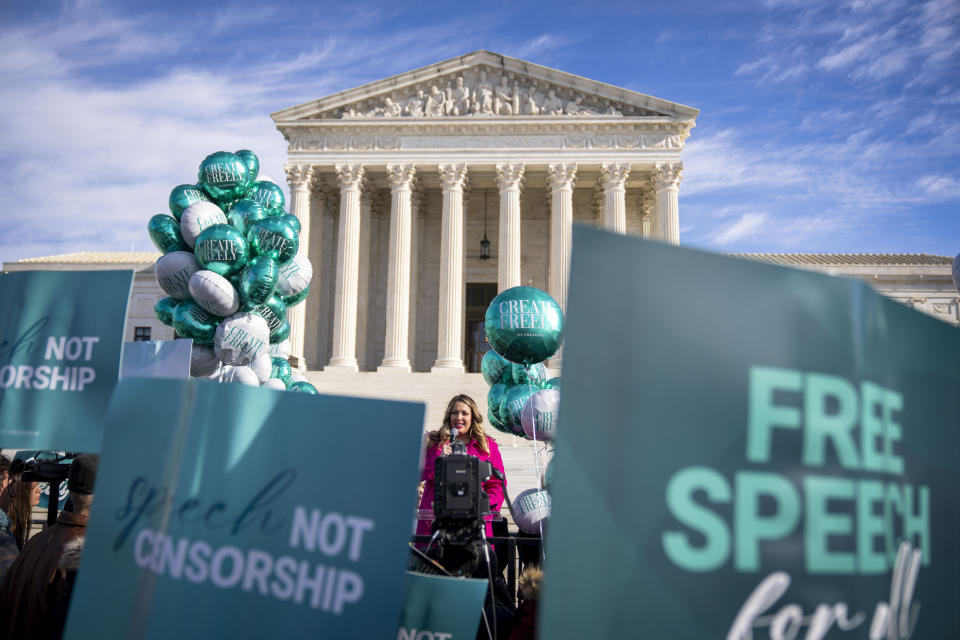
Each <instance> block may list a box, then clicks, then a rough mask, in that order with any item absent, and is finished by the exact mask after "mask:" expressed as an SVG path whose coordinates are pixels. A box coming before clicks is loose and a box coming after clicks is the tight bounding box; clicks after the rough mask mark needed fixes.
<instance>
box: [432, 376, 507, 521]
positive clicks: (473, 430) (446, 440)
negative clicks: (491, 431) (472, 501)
mask: <svg viewBox="0 0 960 640" xmlns="http://www.w3.org/2000/svg"><path fill="white" fill-rule="evenodd" d="M453 429H456V430H457V439H458V440H459V441H460V442H462V443H463V444H464V445H465V447H466V450H467V454H468V455H471V456H475V457H477V458H479V459H481V460H488V461H489V462H490V465H491V466H492V467H493V468H494V469H497V470H499V471H500V473H501V474H502V473H503V460H502V459H501V458H500V449H499V448H498V447H497V443H496V441H495V440H494V439H493V438H492V437H490V436H488V435H487V434H486V433H485V432H484V430H483V416H482V415H481V414H480V409H479V408H478V407H477V403H476V402H474V401H473V398H471V397H470V396H468V395H463V394H461V395H458V396H454V397H453V399H452V400H450V402H449V403H448V404H447V410H446V413H444V420H443V425H442V426H441V427H440V428H439V429H437V430H436V431H431V432H430V433H428V434H427V451H426V455H425V456H424V458H425V459H424V462H423V473H422V474H421V476H420V480H421V481H422V482H423V483H424V484H423V495H422V496H421V497H420V508H421V509H432V508H433V494H434V477H433V466H434V464H433V463H434V460H436V459H437V457H438V456H441V455H447V454H449V453H451V451H452V445H451V442H450V434H451V432H452V430H453ZM483 490H484V491H486V492H487V496H488V497H489V498H490V512H491V513H492V514H499V513H500V507H501V505H503V494H504V491H505V490H506V484H505V482H504V481H502V480H500V479H498V478H497V477H495V476H490V479H488V480H487V481H486V482H484V483H483ZM490 522H491V518H490V517H488V518H487V524H486V530H487V537H491V536H493V529H492V526H491V524H490ZM430 533H431V531H430V522H429V521H428V520H424V519H420V520H418V521H417V535H430Z"/></svg>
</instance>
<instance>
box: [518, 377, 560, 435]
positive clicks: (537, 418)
mask: <svg viewBox="0 0 960 640" xmlns="http://www.w3.org/2000/svg"><path fill="white" fill-rule="evenodd" d="M559 408H560V392H559V391H557V390H556V389H543V390H541V391H537V392H536V393H535V394H533V395H532V396H530V399H529V400H527V404H525V405H524V406H523V411H522V412H521V413H520V424H522V425H523V432H524V433H525V434H527V437H528V438H533V437H534V435H536V439H537V440H542V441H544V442H550V441H552V440H553V439H554V438H555V437H556V435H557V409H559ZM534 429H536V433H534Z"/></svg>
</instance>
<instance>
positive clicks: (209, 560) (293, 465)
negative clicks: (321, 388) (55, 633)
mask: <svg viewBox="0 0 960 640" xmlns="http://www.w3.org/2000/svg"><path fill="white" fill-rule="evenodd" d="M423 412H424V409H423V405H422V404H414V403H405V402H388V401H383V400H370V399H361V398H340V397H335V396H323V395H307V394H297V393H283V392H277V391H273V390H270V389H257V388H249V387H246V386H242V385H226V384H224V385H221V384H217V383H214V382H210V381H196V380H191V381H175V380H158V379H144V378H130V379H124V380H122V381H120V383H119V384H118V385H117V391H116V393H115V394H114V397H113V401H112V402H111V405H110V411H109V413H108V416H107V425H106V432H105V434H104V448H103V453H102V456H101V462H100V469H99V472H98V477H97V485H96V499H95V502H94V505H93V513H92V515H91V519H90V529H89V533H88V536H87V542H86V547H85V550H84V557H83V568H82V570H81V571H80V572H79V574H78V576H77V586H76V590H75V592H74V595H73V603H72V604H71V610H70V614H69V616H68V620H67V635H66V637H67V638H74V639H76V638H91V637H96V638H220V637H236V638H240V637H243V638H251V637H254V638H255V637H260V638H273V637H301V636H303V634H304V633H307V632H309V633H308V635H311V636H316V637H326V638H386V637H393V636H395V635H396V633H397V627H396V625H397V620H399V618H400V611H401V608H402V606H403V590H404V589H403V587H404V580H405V576H404V567H405V564H406V557H407V552H408V549H409V547H408V546H407V542H408V539H409V535H410V527H411V515H410V514H411V513H412V512H413V508H414V506H415V505H414V499H415V497H416V496H415V492H414V491H413V489H412V488H411V487H415V486H416V483H417V477H418V476H417V460H418V455H419V448H420V442H421V431H422V428H423ZM104 594H109V597H104Z"/></svg>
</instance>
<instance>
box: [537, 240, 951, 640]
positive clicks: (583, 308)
mask: <svg viewBox="0 0 960 640" xmlns="http://www.w3.org/2000/svg"><path fill="white" fill-rule="evenodd" d="M574 238H575V241H574V245H573V263H572V272H571V290H570V298H569V305H570V306H569V313H568V324H567V330H568V333H567V342H566V346H565V349H564V392H563V396H562V398H561V406H560V414H559V421H560V422H561V423H562V427H561V429H560V431H559V435H558V440H559V444H558V447H557V456H556V461H555V466H556V471H555V474H556V475H555V479H554V483H553V485H552V487H553V498H554V499H553V516H552V520H551V525H550V532H549V537H548V539H547V563H546V568H545V571H546V584H545V591H544V602H543V610H542V611H541V613H542V615H541V618H540V623H541V627H540V630H541V636H540V637H545V638H554V637H556V638H569V637H596V638H608V637H638V636H642V637H651V638H674V639H678V640H682V639H687V638H690V639H694V638H696V639H701V638H727V639H728V640H747V639H752V640H760V639H763V638H778V639H779V638H795V637H803V638H824V637H829V638H846V637H850V638H868V637H869V638H884V639H886V640H896V639H898V638H907V637H910V636H911V635H914V636H916V637H936V638H948V637H949V638H956V637H960V608H958V607H957V606H956V605H957V602H958V601H960V588H958V586H957V580H956V577H957V575H960V573H958V572H960V551H958V549H957V545H956V539H957V534H958V523H960V502H958V501H957V499H956V494H955V492H956V488H957V486H960V485H958V481H960V465H958V464H957V459H958V455H960V431H958V428H957V427H958V424H960V393H958V388H960V367H958V362H960V332H958V330H957V329H956V328H954V327H951V326H949V325H946V324H944V323H941V322H939V321H937V320H934V319H932V318H929V317H927V316H924V315H922V314H920V313H917V312H915V311H913V310H911V309H908V308H907V307H905V306H903V305H901V304H899V303H897V302H894V301H892V300H889V299H887V298H884V297H883V296H881V295H879V294H878V293H876V292H875V291H873V290H872V289H870V288H869V287H868V286H867V285H865V284H864V283H862V282H860V281H856V280H852V279H843V278H834V277H830V276H826V275H822V274H815V273H810V272H803V271H798V270H792V269H786V268H782V267H777V266H772V265H765V264H758V263H755V262H751V261H746V260H740V259H735V258H731V257H723V256H717V255H712V254H707V253H702V252H698V251H693V250H689V249H683V248H678V247H672V246H669V245H665V244H661V243H657V242H650V241H645V240H642V239H639V238H628V237H621V236H615V235H612V234H608V233H603V232H599V231H596V230H589V229H584V228H578V229H576V230H575V233H574Z"/></svg>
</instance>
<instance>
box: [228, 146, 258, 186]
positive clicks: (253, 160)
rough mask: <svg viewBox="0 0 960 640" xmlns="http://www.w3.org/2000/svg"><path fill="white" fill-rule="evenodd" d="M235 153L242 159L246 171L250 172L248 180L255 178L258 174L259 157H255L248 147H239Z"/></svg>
mask: <svg viewBox="0 0 960 640" xmlns="http://www.w3.org/2000/svg"><path fill="white" fill-rule="evenodd" d="M234 153H235V154H237V157H238V158H240V159H241V160H243V164H245V165H247V171H249V172H250V181H251V182H253V181H254V180H256V179H257V176H258V175H259V174H260V158H258V157H257V154H255V153H254V152H253V151H250V149H240V150H239V151H234Z"/></svg>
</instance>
